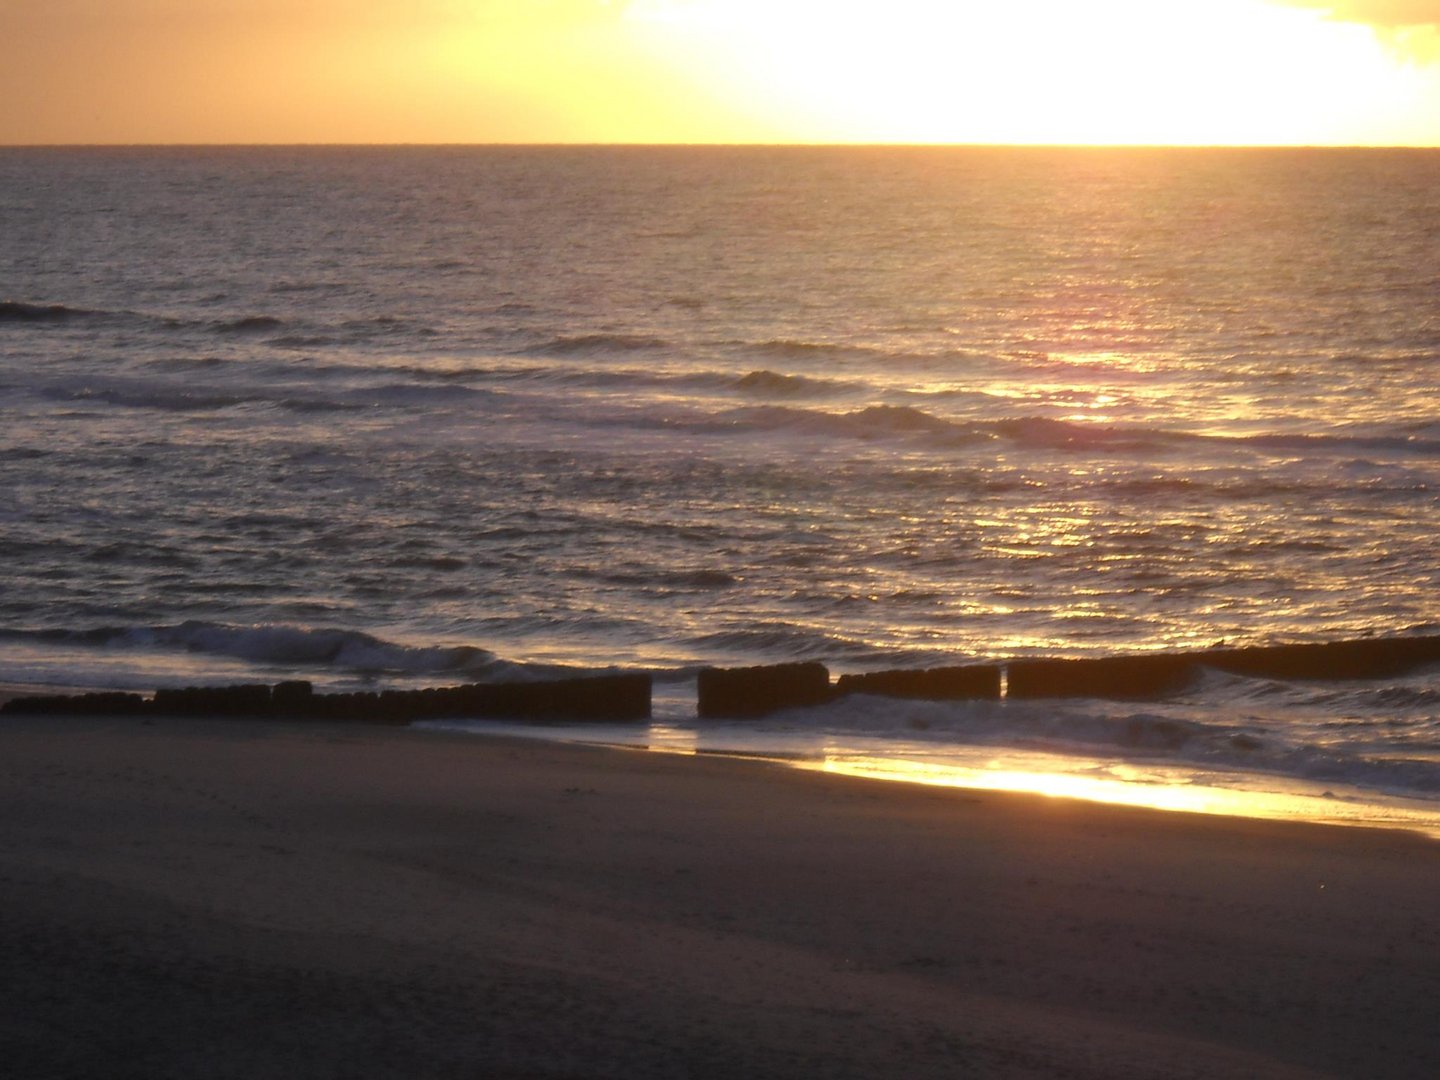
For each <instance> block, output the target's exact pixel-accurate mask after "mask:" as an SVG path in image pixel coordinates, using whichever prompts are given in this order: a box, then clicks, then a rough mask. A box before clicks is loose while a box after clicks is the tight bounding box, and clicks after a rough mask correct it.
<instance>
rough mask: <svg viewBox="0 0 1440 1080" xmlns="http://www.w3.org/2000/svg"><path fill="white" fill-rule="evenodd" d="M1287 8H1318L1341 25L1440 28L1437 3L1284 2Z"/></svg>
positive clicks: (1409, 0)
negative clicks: (1360, 24) (1358, 24)
mask: <svg viewBox="0 0 1440 1080" xmlns="http://www.w3.org/2000/svg"><path fill="white" fill-rule="evenodd" d="M1284 2H1285V3H1286V4H1289V5H1290V6H1291V7H1304V8H1318V9H1319V10H1321V11H1324V12H1327V13H1328V14H1329V15H1331V16H1332V17H1333V18H1336V19H1340V20H1342V21H1343V22H1357V23H1367V24H1369V25H1370V26H1377V27H1384V28H1387V29H1399V28H1402V27H1410V26H1437V27H1440V0H1284Z"/></svg>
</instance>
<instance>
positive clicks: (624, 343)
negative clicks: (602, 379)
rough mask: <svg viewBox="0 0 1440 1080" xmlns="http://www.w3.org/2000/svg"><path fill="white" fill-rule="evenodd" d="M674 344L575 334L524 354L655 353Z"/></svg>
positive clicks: (632, 337) (628, 336) (638, 336)
mask: <svg viewBox="0 0 1440 1080" xmlns="http://www.w3.org/2000/svg"><path fill="white" fill-rule="evenodd" d="M671 347H672V343H671V342H669V341H666V340H665V339H664V338H658V337H651V336H649V335H646V334H573V335H561V336H560V337H556V338H551V339H550V340H549V341H547V342H545V343H543V344H541V345H538V346H535V347H533V348H529V349H523V350H521V353H522V355H523V354H530V353H539V354H541V355H546V356H574V355H588V354H593V353H633V352H654V351H656V350H659V349H668V348H671Z"/></svg>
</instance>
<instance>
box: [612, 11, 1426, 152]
mask: <svg viewBox="0 0 1440 1080" xmlns="http://www.w3.org/2000/svg"><path fill="white" fill-rule="evenodd" d="M626 14H627V18H629V19H631V20H632V21H633V22H635V23H636V24H639V25H643V26H646V27H648V30H649V32H650V33H652V34H655V35H657V36H658V37H661V38H663V39H664V40H665V46H664V48H665V50H666V51H668V53H669V54H670V55H671V56H672V58H676V59H677V61H678V62H677V69H681V70H683V71H684V72H685V73H686V75H687V76H688V77H689V78H691V79H692V80H698V81H702V82H704V83H705V84H706V85H709V86H710V87H712V88H715V89H714V92H715V93H721V94H725V95H728V96H729V98H730V99H731V100H732V101H733V102H735V103H736V104H737V105H738V107H740V108H742V109H745V110H747V111H748V112H749V113H750V114H751V115H753V116H754V117H756V118H757V122H761V123H765V124H767V125H769V126H770V128H772V129H773V130H775V131H776V134H777V136H779V137H780V138H782V139H796V140H798V141H817V142H823V141H836V142H986V143H992V142H993V143H1081V144H1117V143H1122V144H1123V143H1144V144H1154V143H1163V144H1181V145H1184V144H1189V145H1197V144H1198V145H1209V144H1292V145H1293V144H1325V143H1352V144H1353V143H1372V144H1373V143H1403V142H1416V141H1432V142H1433V141H1434V139H1435V136H1436V132H1435V131H1434V130H1433V128H1434V126H1435V121H1434V119H1433V115H1430V123H1429V127H1430V128H1431V130H1428V131H1416V130H1413V128H1414V127H1415V126H1416V125H1423V123H1424V119H1425V117H1426V116H1427V115H1429V114H1427V113H1426V111H1425V110H1424V109H1423V108H1422V107H1421V106H1422V104H1423V102H1422V99H1423V98H1424V95H1425V94H1426V93H1427V92H1429V93H1431V94H1432V98H1431V100H1432V101H1433V100H1440V94H1437V93H1436V91H1437V86H1440V82H1437V79H1436V76H1435V73H1434V71H1433V70H1430V71H1428V72H1427V71H1426V70H1424V69H1419V68H1416V67H1415V66H1413V65H1411V66H1407V65H1405V64H1404V63H1401V62H1400V61H1399V60H1397V57H1396V56H1395V54H1394V53H1393V52H1392V51H1387V49H1386V48H1385V47H1384V45H1383V44H1382V43H1381V42H1380V40H1379V39H1378V38H1377V36H1376V34H1375V32H1374V31H1373V30H1372V29H1370V28H1368V27H1365V26H1362V25H1359V24H1356V23H1345V22H1338V21H1335V20H1333V19H1329V18H1327V17H1326V14H1325V12H1324V11H1322V10H1319V9H1313V8H1297V7H1292V6H1287V5H1281V4H1273V3H1266V2H1263V0H1208V2H1206V3H1204V4H1198V3H1195V4H1192V3H1181V2H1177V3H1158V2H1156V0H1089V2H1085V3H1080V2H1076V0H1008V2H1005V3H982V2H965V0H939V2H937V0H888V2H887V3H884V4H879V3H873V2H860V0H831V2H829V3H826V4H824V5H820V4H810V3H798V2H786V0H636V2H635V3H633V4H631V5H630V7H629V9H628V10H627V13H626ZM1417 110H1418V118H1417ZM1377 118H1381V119H1378V120H1377ZM1407 125H1408V126H1407Z"/></svg>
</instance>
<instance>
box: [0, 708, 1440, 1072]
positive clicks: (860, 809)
mask: <svg viewBox="0 0 1440 1080" xmlns="http://www.w3.org/2000/svg"><path fill="white" fill-rule="evenodd" d="M1437 897H1440V844H1437V843H1436V842H1434V841H1430V840H1426V839H1424V838H1422V837H1419V836H1415V835H1409V834H1401V833H1387V832H1380V831H1372V830H1362V829H1346V828H1334V827H1320V826H1297V825H1285V824H1275V823H1266V822H1257V821H1250V820H1241V819H1231V818H1213V817H1199V816H1190V815H1181V814H1164V813H1160V812H1155V811H1142V810H1133V809H1123V808H1116V807H1107V806H1099V805H1092V804H1086V803H1080V802H1073V801H1067V800H1059V799H1046V798H1042V797H1036V796H1022V795H1009V794H1001V793H990V792H986V793H974V792H963V791H954V790H944V789H933V788H923V787H911V786H906V785H898V784H887V783H883V782H877V781H866V780H859V779H853V778H847V777H839V776H830V775H824V774H820V773H807V772H802V771H798V770H791V769H786V768H783V767H780V766H776V765H770V764H765V763H759V762H747V761H734V760H725V759H714V758H703V757H701V758H694V757H679V756H664V755H655V754H645V753H639V752H632V751H620V750H606V749H598V748H590V747H579V746H562V745H551V744H545V743H540V742H529V741H525V742H519V741H512V740H502V739H488V738H475V737H471V736H463V735H455V734H446V733H441V732H423V731H413V730H404V729H384V728H359V727H341V726H322V725H314V726H299V725H291V726H286V725H282V724H271V723H263V722H220V721H202V720H196V721H165V720H160V721H155V722H153V723H142V722H139V721H103V720H59V719H38V718H37V719H28V718H18V717H17V718H6V719H5V721H4V722H3V723H0V943H3V946H0V950H3V951H0V969H3V970H0V1060H5V1061H6V1062H7V1063H8V1065H7V1070H8V1071H11V1072H12V1073H13V1075H16V1076H27V1077H38V1076H87V1077H88V1076H105V1077H117V1076H134V1077H142V1076H143V1077H147V1078H154V1077H182V1076H183V1077H193V1076H207V1077H257V1076H277V1075H303V1076H307V1077H358V1076H365V1077H450V1076H454V1077H462V1076H463V1077H487V1078H488V1077H493V1078H556V1080H558V1078H580V1077H616V1078H620V1077H625V1078H647V1077H656V1078H660V1077H664V1078H667V1080H670V1078H679V1077H716V1078H721V1077H724V1078H727V1080H728V1078H736V1077H745V1078H755V1077H807V1078H808V1077H855V1078H860V1077H865V1078H873V1077H890V1076H894V1077H907V1078H913V1077H942V1076H943V1077H955V1076H965V1077H972V1076H974V1077H992V1076H993V1077H1094V1078H1097V1080H1099V1078H1107V1080H1110V1078H1124V1077H1207V1078H1208V1077H1241V1076H1261V1077H1270V1076H1275V1077H1289V1076H1293V1077H1302V1076H1345V1077H1417V1078H1418V1077H1426V1078H1429V1077H1433V1076H1436V1075H1440V1023H1437V1022H1436V1019H1435V1016H1436V1007H1437V1003H1440V919H1437V917H1436V913H1437V911H1440V908H1437V903H1440V900H1437Z"/></svg>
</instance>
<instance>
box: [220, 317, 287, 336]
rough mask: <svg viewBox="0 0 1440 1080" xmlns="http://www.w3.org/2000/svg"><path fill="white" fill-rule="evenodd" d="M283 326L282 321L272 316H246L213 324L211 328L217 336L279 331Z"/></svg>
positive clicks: (283, 322)
mask: <svg viewBox="0 0 1440 1080" xmlns="http://www.w3.org/2000/svg"><path fill="white" fill-rule="evenodd" d="M284 325H285V321H284V320H283V319H278V318H276V317H275V316H273V315H246V316H244V317H243V318H239V319H231V320H229V321H227V322H219V323H214V324H213V327H214V330H215V332H216V333H218V334H260V333H267V332H269V331H271V330H279V329H280V328H281V327H282V326H284Z"/></svg>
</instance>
